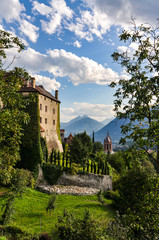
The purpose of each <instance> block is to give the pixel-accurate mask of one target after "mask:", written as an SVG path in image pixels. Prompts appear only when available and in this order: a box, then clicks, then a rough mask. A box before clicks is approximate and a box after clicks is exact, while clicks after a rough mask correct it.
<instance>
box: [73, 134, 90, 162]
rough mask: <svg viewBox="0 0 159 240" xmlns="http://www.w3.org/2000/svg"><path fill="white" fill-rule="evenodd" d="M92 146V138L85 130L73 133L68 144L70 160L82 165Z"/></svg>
mask: <svg viewBox="0 0 159 240" xmlns="http://www.w3.org/2000/svg"><path fill="white" fill-rule="evenodd" d="M92 147H93V144H92V140H91V138H90V137H89V136H88V135H87V134H86V132H83V133H78V134H77V135H75V136H74V138H73V140H72V143H71V145H70V157H71V159H72V162H75V163H79V164H81V165H82V166H84V165H85V163H86V162H87V160H88V158H89V156H90V153H91V151H92Z"/></svg>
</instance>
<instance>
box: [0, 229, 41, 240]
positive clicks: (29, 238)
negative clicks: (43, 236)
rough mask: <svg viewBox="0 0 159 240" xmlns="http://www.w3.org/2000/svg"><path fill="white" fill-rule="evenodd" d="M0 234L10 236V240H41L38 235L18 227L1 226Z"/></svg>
mask: <svg viewBox="0 0 159 240" xmlns="http://www.w3.org/2000/svg"><path fill="white" fill-rule="evenodd" d="M0 233H1V234H5V235H6V236H7V237H8V236H9V238H8V239H9V240H39V237H38V236H37V235H31V234H28V233H26V232H24V231H23V230H21V229H20V228H18V227H13V226H0Z"/></svg>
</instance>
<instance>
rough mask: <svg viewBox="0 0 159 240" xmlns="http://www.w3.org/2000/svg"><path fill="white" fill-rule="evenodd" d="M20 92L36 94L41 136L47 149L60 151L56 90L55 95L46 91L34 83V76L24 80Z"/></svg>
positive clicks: (58, 106)
mask: <svg viewBox="0 0 159 240" xmlns="http://www.w3.org/2000/svg"><path fill="white" fill-rule="evenodd" d="M20 91H21V92H22V94H23V95H24V96H28V95H29V94H30V93H37V94H38V100H39V101H38V102H39V103H38V104H39V112H40V119H39V121H40V129H41V130H40V132H41V136H42V137H43V138H46V143H47V147H48V151H49V152H51V151H52V149H53V148H54V149H56V150H57V151H60V152H62V151H63V148H62V144H61V141H60V101H59V99H58V90H56V91H55V97H54V96H53V95H52V94H51V93H49V92H48V91H46V90H45V89H44V87H43V86H42V85H39V86H37V85H35V78H32V80H31V81H30V82H26V84H24V86H23V87H21V90H20Z"/></svg>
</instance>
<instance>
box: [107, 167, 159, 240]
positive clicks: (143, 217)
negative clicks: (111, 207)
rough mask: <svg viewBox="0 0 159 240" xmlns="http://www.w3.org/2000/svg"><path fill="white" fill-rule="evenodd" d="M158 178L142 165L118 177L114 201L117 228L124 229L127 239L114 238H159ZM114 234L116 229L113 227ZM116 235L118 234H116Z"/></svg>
mask: <svg viewBox="0 0 159 240" xmlns="http://www.w3.org/2000/svg"><path fill="white" fill-rule="evenodd" d="M158 186H159V179H158V177H151V176H149V174H148V173H147V171H145V170H144V169H142V168H141V167H136V168H134V169H132V170H129V171H127V173H126V174H125V175H124V176H122V177H121V178H120V179H119V182H118V188H117V189H118V193H119V195H120V198H117V199H116V200H115V202H116V207H117V209H118V211H119V216H118V218H117V219H116V221H115V223H116V226H115V228H118V229H121V228H123V230H124V229H125V230H126V231H125V230H124V232H123V234H124V233H127V237H126V238H118V237H117V236H116V238H115V239H141V240H142V239H146V240H148V239H149V240H151V239H158V238H159V231H158V226H159V187H158ZM111 232H112V235H114V233H115V231H114V228H113V227H112V226H111ZM114 237H115V236H114Z"/></svg>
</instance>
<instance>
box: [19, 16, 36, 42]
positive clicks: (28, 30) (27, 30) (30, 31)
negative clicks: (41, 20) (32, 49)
mask: <svg viewBox="0 0 159 240" xmlns="http://www.w3.org/2000/svg"><path fill="white" fill-rule="evenodd" d="M19 30H20V31H21V33H23V34H25V35H26V36H27V37H28V38H29V39H30V41H32V42H36V41H37V38H38V36H39V34H38V30H39V28H38V27H36V26H35V25H33V24H31V23H30V22H28V21H27V20H25V19H23V20H21V22H20V27H19Z"/></svg>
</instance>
